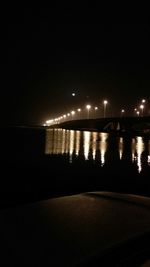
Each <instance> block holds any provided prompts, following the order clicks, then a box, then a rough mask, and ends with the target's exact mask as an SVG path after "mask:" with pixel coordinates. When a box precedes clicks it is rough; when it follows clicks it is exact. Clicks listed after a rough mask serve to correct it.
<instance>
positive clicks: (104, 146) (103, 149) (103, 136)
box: [100, 133, 108, 166]
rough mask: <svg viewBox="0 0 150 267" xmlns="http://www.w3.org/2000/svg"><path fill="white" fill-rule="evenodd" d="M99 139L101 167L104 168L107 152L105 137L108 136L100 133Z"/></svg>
mask: <svg viewBox="0 0 150 267" xmlns="http://www.w3.org/2000/svg"><path fill="white" fill-rule="evenodd" d="M100 137H101V141H100V152H101V166H104V164H105V153H106V150H107V142H106V140H107V137H108V134H107V133H101V134H100Z"/></svg>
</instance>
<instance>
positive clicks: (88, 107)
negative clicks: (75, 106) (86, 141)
mask: <svg viewBox="0 0 150 267" xmlns="http://www.w3.org/2000/svg"><path fill="white" fill-rule="evenodd" d="M86 108H87V111H88V113H87V118H88V119H89V113H90V109H91V105H86Z"/></svg>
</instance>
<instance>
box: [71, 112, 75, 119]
mask: <svg viewBox="0 0 150 267" xmlns="http://www.w3.org/2000/svg"><path fill="white" fill-rule="evenodd" d="M71 115H72V120H73V116H74V115H75V111H74V110H73V111H71Z"/></svg>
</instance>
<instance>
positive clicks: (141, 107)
mask: <svg viewBox="0 0 150 267" xmlns="http://www.w3.org/2000/svg"><path fill="white" fill-rule="evenodd" d="M140 109H141V110H142V117H143V109H144V105H140Z"/></svg>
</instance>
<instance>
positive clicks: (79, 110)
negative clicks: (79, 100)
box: [77, 108, 81, 119]
mask: <svg viewBox="0 0 150 267" xmlns="http://www.w3.org/2000/svg"><path fill="white" fill-rule="evenodd" d="M77 111H78V113H79V116H78V117H79V119H80V113H81V108H78V109H77Z"/></svg>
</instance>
